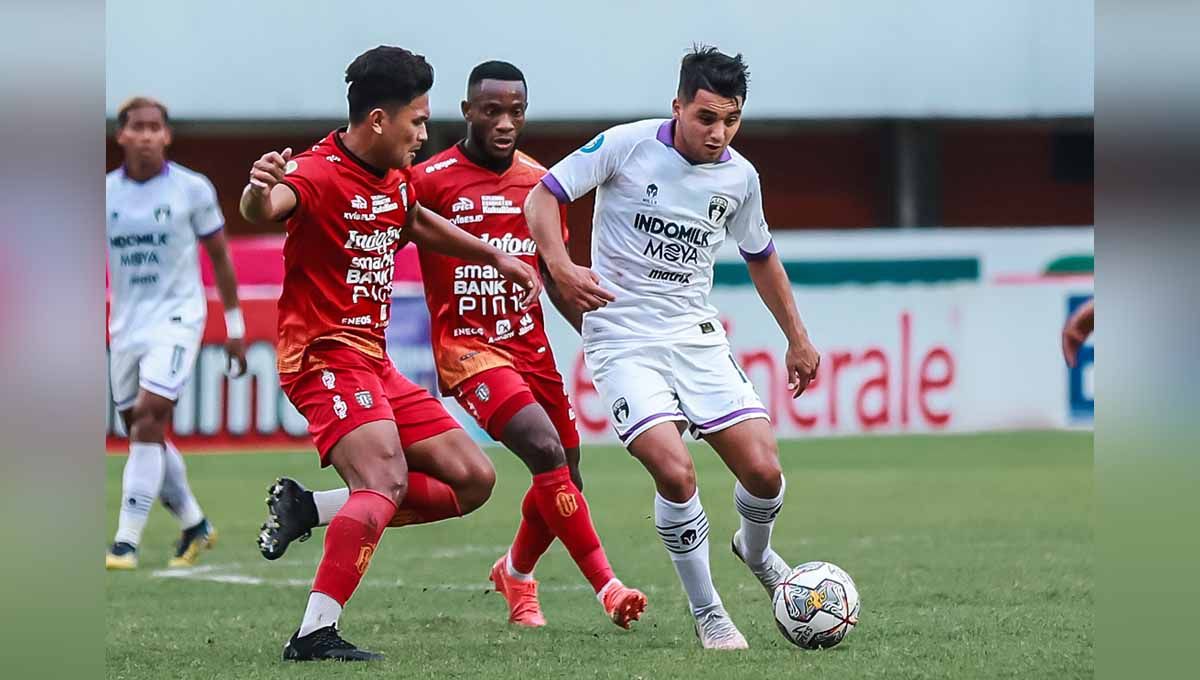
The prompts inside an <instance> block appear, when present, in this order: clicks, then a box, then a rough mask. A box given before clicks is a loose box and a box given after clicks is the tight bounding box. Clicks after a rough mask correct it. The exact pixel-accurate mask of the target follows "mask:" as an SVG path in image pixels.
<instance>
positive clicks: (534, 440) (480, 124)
mask: <svg viewBox="0 0 1200 680" xmlns="http://www.w3.org/2000/svg"><path fill="white" fill-rule="evenodd" d="M527 102H528V100H527V94H526V84H525V77H524V75H523V74H522V73H521V71H520V70H519V69H517V68H516V67H515V66H513V65H512V64H509V63H506V62H500V61H489V62H485V63H483V64H480V65H479V66H477V67H476V68H475V69H474V70H473V71H472V72H471V75H470V77H469V79H468V83H467V99H466V101H464V102H463V103H462V111H463V117H464V118H465V119H466V121H467V136H466V138H465V139H463V140H462V141H460V142H459V143H458V144H456V145H454V146H453V147H451V148H449V149H447V150H446V151H443V152H442V153H440V154H437V155H436V156H434V157H432V158H430V159H429V160H427V161H425V162H424V163H422V164H420V165H417V166H415V167H414V168H413V172H412V180H411V181H412V183H413V186H414V187H415V189H416V192H417V195H419V196H420V197H421V202H422V205H423V206H425V207H427V208H428V209H430V210H432V211H434V212H436V213H438V214H439V215H441V216H442V217H444V218H446V219H448V220H449V221H451V222H453V223H454V224H456V225H458V227H459V228H460V229H462V230H463V231H465V232H466V233H469V234H471V235H472V236H473V237H475V238H477V239H479V240H481V241H483V242H486V243H488V244H490V245H492V246H493V247H496V248H498V249H499V250H500V251H502V252H504V253H507V254H509V255H513V256H515V257H518V258H520V259H522V260H524V261H525V262H527V263H528V264H530V265H533V266H536V264H537V249H536V245H535V244H534V242H533V239H532V238H531V236H530V233H529V227H528V226H527V225H526V224H525V219H524V216H523V215H522V214H521V206H522V205H523V204H524V202H525V198H526V196H527V195H528V193H529V191H530V190H531V189H532V188H533V187H534V186H536V185H537V183H538V182H539V181H540V180H541V179H542V176H543V175H545V173H546V168H545V167H543V166H542V165H541V164H540V163H538V162H537V161H535V160H533V159H532V158H530V157H529V156H527V155H526V154H524V153H522V152H520V151H518V150H517V149H516V144H517V139H518V137H519V136H520V133H521V129H522V127H523V126H524V124H525V109H526V106H527ZM563 215H564V218H565V211H564V213H563ZM564 230H565V225H564ZM420 260H421V271H422V274H423V276H424V279H425V299H426V302H427V303H428V305H429V313H430V317H431V320H432V328H433V351H434V358H435V360H436V363H437V370H438V378H439V383H440V385H439V387H440V388H441V391H442V393H443V394H445V395H447V396H453V397H454V398H455V399H457V400H458V402H459V403H460V404H461V405H462V406H463V408H464V409H466V410H467V411H468V412H469V413H471V415H472V416H473V417H474V418H475V419H476V421H477V422H478V423H479V424H480V426H481V427H483V428H484V429H485V430H486V431H487V432H488V434H490V435H491V436H492V437H493V438H494V439H496V440H497V441H500V442H503V443H504V445H505V446H507V447H508V448H509V449H510V450H512V451H513V452H514V453H516V454H517V456H518V457H520V458H521V460H522V461H523V462H524V463H525V465H526V466H527V467H528V468H529V471H530V472H531V473H532V474H533V484H532V486H531V487H530V488H529V491H528V492H527V493H526V495H525V500H524V502H523V503H522V505H521V523H520V525H519V527H518V529H517V534H516V537H515V538H514V540H513V543H512V547H511V548H510V549H509V551H508V552H507V553H505V554H504V555H502V556H500V558H499V559H497V560H496V562H495V564H494V565H493V566H492V572H491V576H490V578H491V581H492V582H493V583H494V584H495V587H496V591H497V592H499V593H501V594H503V595H504V596H505V598H506V599H507V601H508V607H509V620H510V621H511V622H512V623H515V624H518V625H523V626H542V625H545V623H546V621H545V618H544V617H543V615H542V613H541V608H540V605H539V603H538V599H537V581H536V580H534V578H533V569H534V565H535V564H536V563H537V560H538V558H540V557H541V555H542V554H543V553H545V552H546V550H547V549H548V548H549V547H550V544H551V543H552V542H553V541H554V539H555V538H558V539H559V540H560V541H562V543H563V545H564V546H565V547H566V548H567V551H568V553H570V555H571V557H572V559H574V560H575V562H576V564H577V565H578V566H579V569H580V571H581V572H583V575H584V576H585V577H586V578H587V580H588V582H589V583H590V584H591V585H592V588H593V589H594V590H595V591H596V596H597V598H598V599H599V601H600V602H601V604H602V605H603V607H604V610H605V613H606V614H607V615H608V616H609V617H610V618H611V619H612V621H613V622H614V623H616V624H617V625H619V626H621V627H624V628H628V627H629V624H630V623H631V622H632V621H635V620H637V619H638V617H639V616H640V615H641V613H642V611H643V610H644V609H645V606H646V598H645V596H644V595H643V594H642V593H641V592H639V591H637V590H634V589H632V588H628V587H626V586H624V585H623V584H622V583H621V582H620V581H619V580H618V579H617V578H616V577H615V576H614V574H613V570H612V567H611V566H610V565H609V563H608V559H607V557H606V556H605V553H604V549H603V548H602V547H601V545H600V539H599V537H598V536H597V535H596V530H595V528H594V527H593V525H592V521H591V517H590V514H589V509H588V504H587V501H585V500H584V497H583V495H582V493H580V487H581V486H582V480H581V478H580V476H579V434H578V432H577V431H576V429H575V422H574V420H575V415H574V412H573V411H572V409H571V404H570V401H569V399H568V397H567V394H566V389H565V388H564V386H563V382H562V378H561V376H560V375H559V373H558V370H557V368H556V367H555V364H554V356H553V354H552V352H551V351H550V343H549V340H548V339H547V338H546V333H545V329H544V327H543V319H542V310H541V307H540V305H539V304H537V303H536V302H535V303H533V304H532V305H531V306H530V307H528V308H524V309H522V308H520V307H519V306H518V305H517V302H519V299H520V295H519V294H517V292H516V291H514V290H512V288H511V287H510V285H509V284H508V283H507V282H506V281H504V280H503V279H502V278H501V277H500V276H499V274H498V273H497V272H496V270H495V269H494V268H491V267H486V266H480V265H476V264H471V263H470V262H467V261H466V260H463V259H462V258H458V257H453V256H447V255H442V254H439V253H436V252H434V251H432V250H430V249H427V248H421V249H420ZM345 498H346V492H345V490H344V489H335V490H332V491H324V492H315V493H311V492H308V491H307V490H305V489H303V488H302V487H300V486H299V484H297V483H296V482H295V481H294V480H290V479H282V480H280V481H279V482H278V483H277V485H276V486H275V487H274V488H273V489H272V494H271V498H270V499H269V500H268V503H269V504H270V505H271V506H272V507H271V517H270V519H269V520H268V524H267V530H266V532H265V533H264V536H265V537H266V538H267V542H266V543H265V544H263V545H260V548H264V549H263V554H264V556H266V557H267V558H268V559H274V558H276V557H278V556H279V555H281V554H282V553H283V549H286V546H287V543H288V542H290V541H291V540H293V539H294V538H299V537H301V536H304V535H306V534H307V532H308V531H309V530H310V529H311V528H312V527H313V526H316V525H319V524H322V523H323V521H324V520H325V519H326V518H327V517H329V516H331V514H332V513H333V512H336V510H337V508H338V507H339V504H340V503H341V502H343V501H344V500H345Z"/></svg>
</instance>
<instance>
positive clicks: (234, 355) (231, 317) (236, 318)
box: [201, 230, 246, 377]
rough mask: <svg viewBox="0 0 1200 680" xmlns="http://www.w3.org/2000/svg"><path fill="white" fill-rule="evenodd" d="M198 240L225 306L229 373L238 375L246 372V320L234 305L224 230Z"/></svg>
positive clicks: (234, 278) (234, 281) (235, 298)
mask: <svg viewBox="0 0 1200 680" xmlns="http://www.w3.org/2000/svg"><path fill="white" fill-rule="evenodd" d="M201 243H203V244H204V250H205V252H207V253H208V259H209V261H210V262H212V266H213V275H214V276H215V277H216V279H217V292H218V293H219V294H220V296H221V305H222V306H223V307H224V308H225V353H226V354H227V355H228V357H229V364H230V366H229V368H230V374H231V375H233V376H235V377H236V376H241V375H244V374H245V373H246V341H245V336H246V320H245V318H244V317H243V316H242V309H241V307H240V306H239V305H238V294H237V275H236V274H234V271H233V259H232V258H230V257H229V242H228V240H227V239H226V238H225V231H224V230H219V231H217V232H216V233H214V234H211V235H209V236H206V237H204V238H203V239H201ZM235 364H236V367H235V366H234V365H235Z"/></svg>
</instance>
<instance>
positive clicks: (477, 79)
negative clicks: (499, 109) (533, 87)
mask: <svg viewBox="0 0 1200 680" xmlns="http://www.w3.org/2000/svg"><path fill="white" fill-rule="evenodd" d="M485 80H509V81H517V80H519V81H521V84H522V85H524V86H525V92H526V93H528V92H529V85H528V84H527V83H526V82H525V74H524V73H521V69H519V68H517V67H516V66H513V65H512V64H510V63H508V62H507V61H495V60H492V61H485V62H483V63H482V64H480V65H478V66H476V67H475V68H473V69H471V75H469V76H467V96H468V97H470V96H471V88H473V87H475V86H476V85H478V84H479V83H481V82H483V81H485Z"/></svg>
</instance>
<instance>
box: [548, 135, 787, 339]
mask: <svg viewBox="0 0 1200 680" xmlns="http://www.w3.org/2000/svg"><path fill="white" fill-rule="evenodd" d="M673 135H674V122H673V121H672V120H671V119H665V120H664V119H652V120H643V121H638V122H635V123H628V124H625V125H618V126H616V127H613V128H609V129H608V130H605V131H604V132H603V133H602V134H600V135H598V136H597V137H596V138H595V139H593V140H592V141H591V142H589V143H588V144H587V145H585V146H583V147H582V148H580V149H578V150H576V151H575V152H574V153H572V154H571V155H570V156H567V157H566V158H564V159H563V160H561V161H559V163H557V164H556V165H555V166H554V167H552V168H551V169H550V172H549V174H548V175H546V177H544V178H543V179H542V182H543V183H544V184H545V185H546V187H547V188H548V189H550V190H551V191H552V192H553V193H554V194H555V195H556V196H557V197H558V199H559V200H560V201H563V202H569V201H574V200H576V199H578V198H579V197H581V196H583V195H585V194H587V193H588V192H589V191H591V190H592V189H597V191H596V209H595V213H594V214H593V217H592V269H593V270H594V271H595V272H596V274H597V275H599V277H600V281H601V286H602V287H604V288H605V289H607V290H608V291H609V292H611V293H612V294H613V295H614V296H615V297H616V300H615V301H614V302H610V303H608V305H607V306H605V307H602V308H600V309H598V310H596V311H593V312H588V313H587V314H585V315H584V317H583V341H584V345H585V346H588V347H597V346H608V345H610V344H611V345H621V344H628V343H632V342H645V341H647V340H650V341H655V340H670V341H697V342H702V343H706V344H707V343H709V342H711V343H713V344H719V343H723V342H725V331H724V329H723V328H722V326H721V324H720V322H719V321H718V319H717V310H716V309H715V308H714V307H713V306H712V305H711V304H710V303H709V300H708V297H709V292H710V291H711V290H712V278H713V262H714V261H715V259H716V254H717V251H718V249H719V248H720V247H721V244H722V243H723V242H724V241H725V236H726V234H727V233H728V234H731V235H732V236H733V238H734V239H736V241H737V243H738V246H739V247H740V248H741V250H742V254H743V256H745V257H747V258H754V257H765V256H767V255H769V254H770V253H771V252H773V246H772V243H771V235H770V233H769V231H768V230H767V223H766V219H765V218H764V217H763V210H762V193H761V190H760V188H759V182H758V173H757V172H756V171H755V169H754V166H753V165H751V164H750V162H749V161H747V160H746V159H745V158H744V157H743V156H742V155H741V154H739V153H738V152H736V151H734V150H733V149H732V148H730V149H727V150H726V152H725V153H724V154H723V155H722V156H721V158H720V160H718V161H717V162H715V163H701V164H692V163H691V162H689V161H688V160H687V159H685V158H684V157H683V156H682V155H680V154H679V152H678V151H676V150H675V147H674V146H673V145H672V140H673Z"/></svg>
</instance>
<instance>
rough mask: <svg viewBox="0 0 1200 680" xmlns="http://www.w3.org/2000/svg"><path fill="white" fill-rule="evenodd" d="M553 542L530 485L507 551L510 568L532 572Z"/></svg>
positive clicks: (523, 572) (551, 533) (524, 572)
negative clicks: (519, 521) (518, 523)
mask: <svg viewBox="0 0 1200 680" xmlns="http://www.w3.org/2000/svg"><path fill="white" fill-rule="evenodd" d="M553 542H554V533H553V532H551V531H550V527H548V526H546V522H545V521H544V520H543V519H542V514H541V512H540V511H539V510H538V507H537V496H536V494H535V493H534V488H533V487H532V486H531V487H529V491H526V492H525V499H524V500H522V501H521V524H520V525H519V526H518V527H517V535H516V537H515V538H513V542H512V548H511V549H509V551H508V559H509V561H510V563H511V564H512V568H513V569H515V570H517V571H519V572H521V573H522V574H532V573H533V568H534V567H535V566H536V565H537V561H538V559H540V558H541V556H542V555H544V554H546V551H547V550H549V549H550V544H551V543H553Z"/></svg>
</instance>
